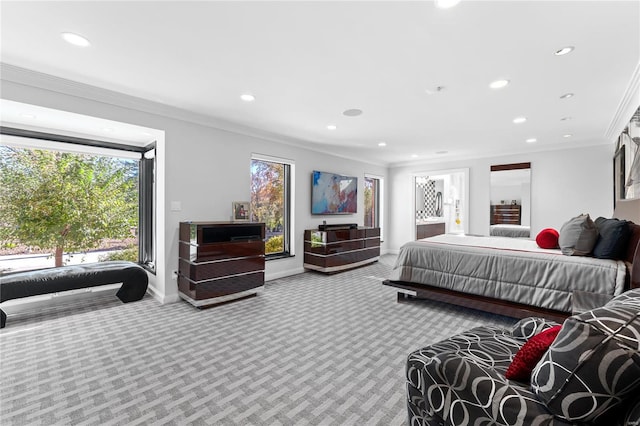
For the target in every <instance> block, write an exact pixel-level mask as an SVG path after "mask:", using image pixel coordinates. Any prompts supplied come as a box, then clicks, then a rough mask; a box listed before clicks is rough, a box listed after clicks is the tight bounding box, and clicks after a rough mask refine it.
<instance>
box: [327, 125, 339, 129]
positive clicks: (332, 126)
mask: <svg viewBox="0 0 640 426" xmlns="http://www.w3.org/2000/svg"><path fill="white" fill-rule="evenodd" d="M337 128H338V126H336V125H335V124H329V125H327V129H329V130H336V129H337Z"/></svg>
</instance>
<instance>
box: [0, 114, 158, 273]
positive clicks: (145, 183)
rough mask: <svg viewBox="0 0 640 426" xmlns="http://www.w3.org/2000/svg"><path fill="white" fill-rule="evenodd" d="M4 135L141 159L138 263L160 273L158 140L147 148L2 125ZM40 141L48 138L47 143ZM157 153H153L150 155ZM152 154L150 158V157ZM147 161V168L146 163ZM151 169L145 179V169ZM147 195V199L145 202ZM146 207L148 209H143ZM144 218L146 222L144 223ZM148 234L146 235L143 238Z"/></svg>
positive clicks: (31, 143)
mask: <svg viewBox="0 0 640 426" xmlns="http://www.w3.org/2000/svg"><path fill="white" fill-rule="evenodd" d="M0 134H1V135H4V136H7V137H10V138H20V139H19V140H20V142H17V143H15V144H14V143H11V144H12V145H15V146H21V147H28V148H33V149H43V150H49V151H66V152H76V153H83V154H88V155H106V156H114V157H119V158H129V159H137V160H138V197H139V199H138V264H140V266H142V267H143V268H145V269H146V270H147V271H149V272H151V273H152V274H155V273H156V268H155V262H156V250H155V246H156V244H155V243H156V229H155V222H156V221H155V217H156V205H155V200H156V185H155V170H156V166H155V148H156V142H152V143H151V144H148V145H146V146H144V147H141V146H135V145H128V144H126V143H116V142H108V141H103V140H98V139H88V138H81V137H76V136H68V135H60V134H55V133H47V132H39V131H35V130H27V129H20V128H14V127H6V126H0ZM38 141H46V142H47V144H46V145H45V144H42V143H39V142H38ZM149 152H153V153H154V154H153V155H149V154H148V153H149ZM147 155H148V157H146V156H147ZM145 160H147V161H146V167H145V166H143V164H144V163H145ZM143 167H145V168H146V169H149V168H151V170H150V172H149V171H148V172H146V173H145V176H144V178H143V176H142V168H143ZM143 198H144V201H143ZM143 210H144V211H143ZM143 220H144V222H143ZM143 235H144V238H143Z"/></svg>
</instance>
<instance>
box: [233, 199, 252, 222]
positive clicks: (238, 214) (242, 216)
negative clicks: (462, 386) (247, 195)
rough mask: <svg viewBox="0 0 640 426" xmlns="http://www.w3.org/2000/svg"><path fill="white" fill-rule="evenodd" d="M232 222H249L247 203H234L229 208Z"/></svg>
mask: <svg viewBox="0 0 640 426" xmlns="http://www.w3.org/2000/svg"><path fill="white" fill-rule="evenodd" d="M231 212H232V215H233V221H234V222H249V218H250V217H251V216H250V215H249V202H248V201H234V202H233V205H232V207H231Z"/></svg>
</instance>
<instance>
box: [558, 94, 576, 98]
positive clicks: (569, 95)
mask: <svg viewBox="0 0 640 426" xmlns="http://www.w3.org/2000/svg"><path fill="white" fill-rule="evenodd" d="M573 96H574V95H573V93H565V94H564V95H562V96H560V99H569V98H573Z"/></svg>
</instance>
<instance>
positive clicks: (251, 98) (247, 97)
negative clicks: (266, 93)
mask: <svg viewBox="0 0 640 426" xmlns="http://www.w3.org/2000/svg"><path fill="white" fill-rule="evenodd" d="M240 99H242V100H243V101H245V102H253V101H255V100H256V97H255V96H253V95H252V94H251V93H245V94H242V95H240Z"/></svg>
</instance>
